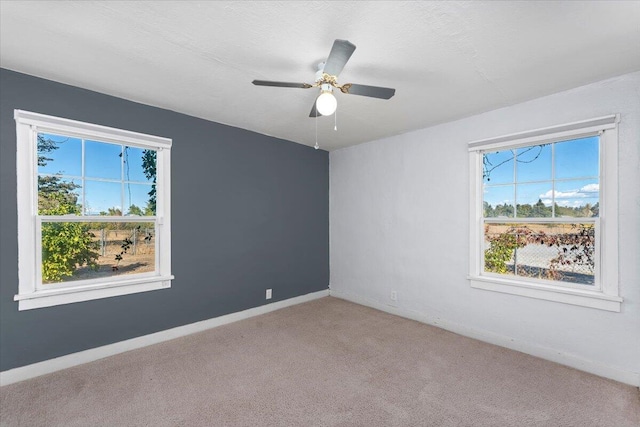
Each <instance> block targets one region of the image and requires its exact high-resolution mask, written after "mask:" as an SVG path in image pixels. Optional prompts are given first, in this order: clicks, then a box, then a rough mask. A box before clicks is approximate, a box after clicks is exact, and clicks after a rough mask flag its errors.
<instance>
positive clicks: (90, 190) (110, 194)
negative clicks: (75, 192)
mask: <svg viewBox="0 0 640 427" xmlns="http://www.w3.org/2000/svg"><path fill="white" fill-rule="evenodd" d="M84 212H85V215H111V216H113V215H117V216H121V215H122V214H123V212H122V184H121V183H120V182H104V181H91V180H87V181H86V182H85V205H84Z"/></svg>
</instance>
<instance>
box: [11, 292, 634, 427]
mask: <svg viewBox="0 0 640 427" xmlns="http://www.w3.org/2000/svg"><path fill="white" fill-rule="evenodd" d="M0 424H1V425H2V426H82V427H88V426H110V427H111V426H579V427H585V426H615V427H624V426H629V427H631V426H634V427H637V426H639V425H640V392H639V391H638V389H637V388H634V387H631V386H628V385H625V384H621V383H618V382H615V381H611V380H607V379H604V378H600V377H597V376H594V375H591V374H587V373H584V372H581V371H578V370H575V369H572V368H568V367H565V366H561V365H559V364H556V363H553V362H548V361H545V360H542V359H539V358H536V357H532V356H528V355H526V354H523V353H519V352H516V351H512V350H508V349H504V348H501V347H497V346H494V345H491V344H486V343H482V342H480V341H477V340H474V339H470V338H466V337H462V336H460V335H456V334H454V333H451V332H447V331H444V330H442V329H439V328H436V327H432V326H428V325H424V324H422V323H418V322H415V321H412V320H407V319H404V318H401V317H397V316H393V315H390V314H387V313H383V312H380V311H377V310H374V309H371V308H368V307H363V306H360V305H357V304H353V303H351V302H347V301H343V300H339V299H336V298H332V297H327V298H322V299H320V300H316V301H312V302H308V303H304V304H300V305H297V306H293V307H288V308H285V309H282V310H279V311H275V312H272V313H269V314H265V315H262V316H258V317H254V318H251V319H247V320H243V321H239V322H236V323H232V324H229V325H225V326H221V327H218V328H215V329H211V330H208V331H205V332H201V333H197V334H193V335H190V336H187V337H183V338H179V339H176V340H172V341H168V342H165V343H161V344H156V345H153V346H150V347H146V348H143V349H139V350H134V351H130V352H127V353H123V354H120V355H116V356H112V357H109V358H106V359H102V360H99V361H96V362H92V363H88V364H85V365H82V366H77V367H74V368H71V369H67V370H64V371H60V372H56V373H53V374H49V375H46V376H42V377H39V378H34V379H31V380H28V381H23V382H21V383H17V384H12V385H8V386H5V387H2V388H0Z"/></svg>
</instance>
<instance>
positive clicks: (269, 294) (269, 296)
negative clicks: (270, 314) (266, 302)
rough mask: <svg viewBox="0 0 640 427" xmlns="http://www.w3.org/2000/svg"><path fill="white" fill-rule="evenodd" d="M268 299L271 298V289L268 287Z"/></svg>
mask: <svg viewBox="0 0 640 427" xmlns="http://www.w3.org/2000/svg"><path fill="white" fill-rule="evenodd" d="M267 299H271V289H267Z"/></svg>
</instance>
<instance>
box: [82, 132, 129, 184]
mask: <svg viewBox="0 0 640 427" xmlns="http://www.w3.org/2000/svg"><path fill="white" fill-rule="evenodd" d="M84 157H85V160H84V161H85V166H84V173H85V175H86V176H87V177H91V178H102V179H117V180H121V179H122V145H117V144H107V143H105V142H96V141H85V146H84Z"/></svg>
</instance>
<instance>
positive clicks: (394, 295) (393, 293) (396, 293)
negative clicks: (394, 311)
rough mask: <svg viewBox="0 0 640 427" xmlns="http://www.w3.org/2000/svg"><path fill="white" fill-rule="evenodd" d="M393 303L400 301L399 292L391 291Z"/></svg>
mask: <svg viewBox="0 0 640 427" xmlns="http://www.w3.org/2000/svg"><path fill="white" fill-rule="evenodd" d="M390 298H391V301H398V292H396V291H391V296H390Z"/></svg>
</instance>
